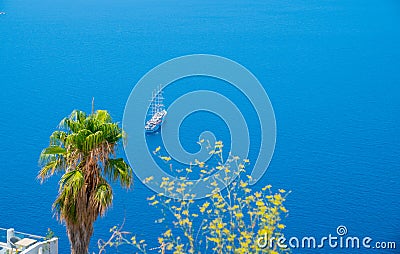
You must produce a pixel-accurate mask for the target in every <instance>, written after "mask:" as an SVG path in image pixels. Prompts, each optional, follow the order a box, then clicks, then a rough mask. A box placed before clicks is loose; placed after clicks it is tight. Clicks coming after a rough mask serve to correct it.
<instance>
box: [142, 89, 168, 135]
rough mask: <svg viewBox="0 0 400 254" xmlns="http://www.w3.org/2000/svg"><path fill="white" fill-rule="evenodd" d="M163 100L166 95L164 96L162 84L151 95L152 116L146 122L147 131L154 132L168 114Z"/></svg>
mask: <svg viewBox="0 0 400 254" xmlns="http://www.w3.org/2000/svg"><path fill="white" fill-rule="evenodd" d="M163 100H164V97H163V96H162V86H161V85H160V86H159V87H158V88H157V89H155V90H154V91H153V94H152V96H151V105H150V108H151V111H150V117H151V118H150V120H148V121H147V122H146V124H145V126H144V129H145V131H146V133H154V132H157V131H158V130H159V129H160V127H161V125H162V123H163V120H164V117H165V116H166V115H167V111H166V110H165V107H164V104H163Z"/></svg>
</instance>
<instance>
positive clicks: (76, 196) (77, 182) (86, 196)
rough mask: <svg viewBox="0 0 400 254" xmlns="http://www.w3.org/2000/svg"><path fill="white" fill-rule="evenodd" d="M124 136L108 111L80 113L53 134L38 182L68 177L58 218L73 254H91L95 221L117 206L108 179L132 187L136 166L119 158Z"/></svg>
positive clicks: (63, 184) (61, 188) (62, 184)
mask: <svg viewBox="0 0 400 254" xmlns="http://www.w3.org/2000/svg"><path fill="white" fill-rule="evenodd" d="M123 136H124V132H123V130H122V129H121V128H120V127H119V126H118V124H117V123H114V122H112V120H111V117H110V115H109V113H108V112H107V111H106V110H97V111H96V112H92V114H91V115H86V114H85V113H84V112H82V111H79V110H74V111H73V112H72V114H71V115H70V116H69V117H66V118H64V119H63V120H62V121H61V123H60V125H59V130H56V131H55V132H53V134H52V135H51V136H50V145H49V147H47V148H45V149H44V150H43V151H42V153H41V155H40V164H41V166H42V168H41V170H40V171H39V174H38V178H39V179H40V180H41V182H42V183H43V181H44V180H45V179H46V178H48V177H50V176H52V175H54V174H62V176H61V180H60V182H59V193H58V196H57V198H56V200H55V202H54V204H53V210H54V211H55V214H56V216H57V219H58V220H60V221H61V222H65V224H66V228H67V234H68V238H69V241H70V243H71V254H87V253H88V248H89V243H90V238H91V236H92V234H93V223H94V222H95V221H96V219H97V218H98V216H99V215H100V216H104V214H105V212H106V210H107V208H108V207H110V205H111V204H112V200H113V191H112V188H111V186H110V184H109V183H108V182H107V180H109V181H112V182H116V181H118V182H119V183H120V184H121V186H122V187H124V188H127V189H128V188H129V187H130V186H131V184H132V181H133V176H132V169H131V167H130V166H129V165H128V164H127V163H126V162H125V161H124V160H123V159H122V158H116V148H117V144H118V143H119V141H121V140H122V138H123Z"/></svg>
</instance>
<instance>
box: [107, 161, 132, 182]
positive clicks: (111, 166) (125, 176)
mask: <svg viewBox="0 0 400 254" xmlns="http://www.w3.org/2000/svg"><path fill="white" fill-rule="evenodd" d="M104 173H105V175H106V176H107V177H108V178H110V179H111V180H112V181H119V182H120V184H121V186H123V187H125V188H129V187H130V186H131V184H132V181H133V177H132V168H131V167H130V166H129V165H128V164H127V163H125V161H124V160H123V159H122V158H118V159H109V160H108V162H107V164H106V166H105V167H104Z"/></svg>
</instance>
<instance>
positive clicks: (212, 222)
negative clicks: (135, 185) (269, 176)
mask: <svg viewBox="0 0 400 254" xmlns="http://www.w3.org/2000/svg"><path fill="white" fill-rule="evenodd" d="M209 147H210V148H211V149H210V154H213V156H216V158H217V163H216V165H217V166H215V167H212V168H208V165H206V164H205V163H204V162H200V161H195V163H193V164H192V165H190V167H189V168H187V169H186V170H185V171H186V173H187V174H186V176H184V177H181V180H187V181H185V182H179V183H177V182H175V181H174V180H173V179H169V178H163V179H162V182H161V183H159V184H160V187H161V188H162V189H163V190H164V191H165V192H164V193H159V194H157V195H153V196H151V197H149V198H148V199H147V200H148V201H149V204H150V205H151V206H154V207H158V208H161V210H162V211H163V214H164V217H163V218H161V219H159V220H158V222H159V223H165V224H166V228H167V229H166V231H165V232H163V233H162V234H161V235H160V237H159V238H158V243H157V244H156V245H157V246H158V247H156V248H153V249H146V247H147V244H146V243H145V242H144V241H143V240H142V242H137V241H136V238H135V237H134V238H132V242H131V244H132V245H134V246H136V247H137V249H138V251H140V252H142V253H148V252H147V251H148V250H157V251H158V252H159V253H174V254H179V253H219V254H226V253H270V254H277V253H290V250H289V249H281V248H279V247H278V246H277V245H276V244H273V245H271V246H270V245H267V246H266V247H265V248H260V247H259V246H258V239H259V238H260V237H264V236H267V237H268V238H269V239H278V238H279V237H281V236H283V232H282V231H283V230H284V228H285V225H284V224H283V222H282V219H283V218H284V217H286V216H287V213H288V210H287V209H286V208H285V207H284V201H285V199H286V196H287V195H288V194H289V192H286V191H285V190H283V189H279V190H278V191H277V192H273V191H272V186H271V185H267V186H265V187H263V188H261V189H259V190H253V189H252V188H251V187H250V184H249V182H250V181H251V176H249V175H245V167H246V165H248V164H249V163H250V162H249V160H247V159H244V160H243V159H240V158H238V157H236V156H229V158H228V159H227V160H226V161H224V159H223V156H222V148H223V144H222V142H220V141H219V142H216V143H215V145H213V146H209ZM159 150H160V149H159V148H157V149H156V151H154V153H155V154H158V152H159ZM159 158H160V159H161V160H163V159H164V158H169V157H167V156H161V155H159ZM165 161H167V160H165ZM168 161H169V160H168ZM206 169H207V170H206ZM192 172H199V173H200V174H199V175H200V177H201V178H202V179H207V177H210V176H211V175H212V176H214V178H213V179H215V181H213V182H211V184H210V185H211V186H210V188H211V194H210V196H209V197H208V198H204V199H200V200H195V198H196V196H195V195H194V194H189V193H188V187H190V185H192V184H193V182H191V181H190V174H191V173H192ZM151 180H153V179H149V181H151ZM217 181H219V182H222V183H224V184H226V185H224V186H226V188H225V189H223V190H220V189H219V188H218V183H217ZM177 193H178V195H179V196H181V197H184V198H169V197H177V196H176V195H177ZM152 245H154V244H152ZM153 253H154V252H153Z"/></svg>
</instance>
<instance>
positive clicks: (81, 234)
mask: <svg viewBox="0 0 400 254" xmlns="http://www.w3.org/2000/svg"><path fill="white" fill-rule="evenodd" d="M67 234H68V238H69V241H70V243H71V254H88V252H89V243H90V238H91V236H92V234H93V222H89V221H82V222H77V223H74V224H72V225H71V224H68V223H67Z"/></svg>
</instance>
